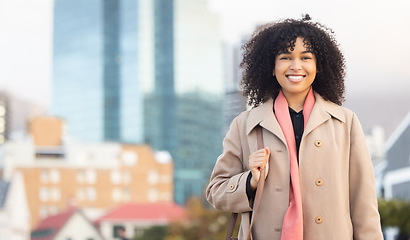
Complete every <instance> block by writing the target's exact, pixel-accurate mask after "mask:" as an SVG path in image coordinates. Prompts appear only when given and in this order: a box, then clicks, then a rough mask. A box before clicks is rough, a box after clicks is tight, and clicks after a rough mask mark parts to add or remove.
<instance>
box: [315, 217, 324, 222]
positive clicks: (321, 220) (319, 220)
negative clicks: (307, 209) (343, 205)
mask: <svg viewBox="0 0 410 240" xmlns="http://www.w3.org/2000/svg"><path fill="white" fill-rule="evenodd" d="M315 222H316V223H317V224H321V223H322V222H323V218H322V217H321V216H317V217H316V218H315Z"/></svg>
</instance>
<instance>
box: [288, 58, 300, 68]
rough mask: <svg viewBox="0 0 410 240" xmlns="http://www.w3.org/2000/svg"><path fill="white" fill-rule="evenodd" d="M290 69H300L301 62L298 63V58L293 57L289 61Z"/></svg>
mask: <svg viewBox="0 0 410 240" xmlns="http://www.w3.org/2000/svg"><path fill="white" fill-rule="evenodd" d="M290 69H291V70H300V69H302V64H301V63H300V61H299V60H297V59H295V60H293V61H292V62H291V63H290Z"/></svg>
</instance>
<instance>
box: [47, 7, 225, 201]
mask: <svg viewBox="0 0 410 240" xmlns="http://www.w3.org/2000/svg"><path fill="white" fill-rule="evenodd" d="M54 12H55V24H54V28H55V32H54V34H55V36H54V42H55V45H54V73H53V101H54V102H53V115H56V116H58V117H60V118H63V119H65V120H66V122H67V128H68V131H69V132H70V133H71V135H72V136H73V137H77V138H78V139H81V140H86V141H104V140H115V141H125V142H146V143H148V144H149V145H151V146H152V147H153V148H154V149H156V150H166V151H168V152H170V153H171V155H172V157H173V159H174V163H175V175H174V182H175V194H174V196H175V200H176V202H177V203H179V204H183V203H184V202H185V201H186V199H187V198H189V197H190V196H191V195H201V194H202V192H203V189H204V187H205V185H206V183H207V181H208V180H209V176H210V174H211V170H212V167H213V165H214V163H215V161H216V158H217V156H218V154H220V152H221V143H222V132H223V131H222V102H221V101H222V95H223V92H224V87H223V81H222V79H223V66H222V45H221V39H220V37H219V36H220V33H219V31H220V29H219V19H218V16H217V15H216V14H215V13H212V12H210V10H208V2H207V1H206V0H196V1H192V0H122V1H118V0H92V1H86V2H84V1H80V0H56V2H55V6H54ZM187 152H190V153H189V154H187Z"/></svg>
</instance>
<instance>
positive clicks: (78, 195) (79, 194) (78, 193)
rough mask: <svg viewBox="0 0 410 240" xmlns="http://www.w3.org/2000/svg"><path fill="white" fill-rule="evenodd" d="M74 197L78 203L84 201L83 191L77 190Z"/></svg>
mask: <svg viewBox="0 0 410 240" xmlns="http://www.w3.org/2000/svg"><path fill="white" fill-rule="evenodd" d="M76 195H77V199H78V200H79V201H84V197H85V196H84V190H83V189H82V188H79V189H77V193H76Z"/></svg>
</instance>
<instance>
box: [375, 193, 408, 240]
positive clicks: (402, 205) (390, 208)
mask: <svg viewBox="0 0 410 240" xmlns="http://www.w3.org/2000/svg"><path fill="white" fill-rule="evenodd" d="M379 213H380V221H381V224H382V228H386V227H397V228H398V229H399V230H400V232H402V233H406V234H410V201H408V200H407V201H406V200H397V199H393V200H384V199H379Z"/></svg>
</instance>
